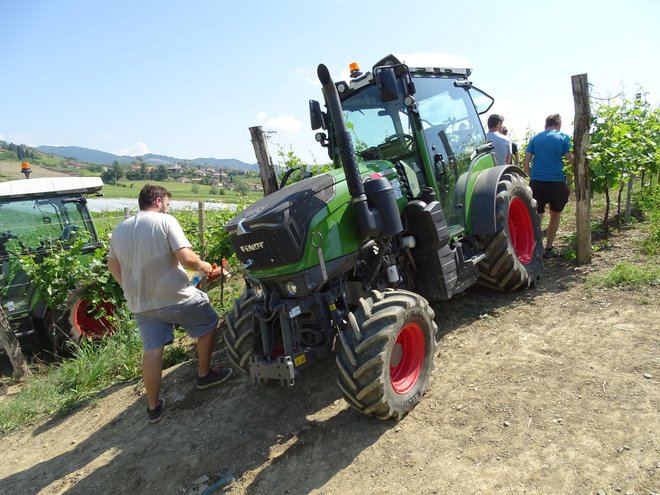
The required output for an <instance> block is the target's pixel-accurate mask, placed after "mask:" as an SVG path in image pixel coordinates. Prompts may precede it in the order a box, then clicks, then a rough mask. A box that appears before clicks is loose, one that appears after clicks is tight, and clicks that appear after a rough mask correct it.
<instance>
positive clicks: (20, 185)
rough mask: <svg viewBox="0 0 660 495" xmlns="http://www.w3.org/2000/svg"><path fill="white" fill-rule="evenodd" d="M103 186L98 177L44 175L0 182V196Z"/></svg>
mask: <svg viewBox="0 0 660 495" xmlns="http://www.w3.org/2000/svg"><path fill="white" fill-rule="evenodd" d="M102 187H103V181H102V180H101V178H100V177H44V178H39V179H23V180H10V181H8V182H0V198H12V197H25V196H43V195H57V194H71V193H95V192H97V191H100V190H101V188H102Z"/></svg>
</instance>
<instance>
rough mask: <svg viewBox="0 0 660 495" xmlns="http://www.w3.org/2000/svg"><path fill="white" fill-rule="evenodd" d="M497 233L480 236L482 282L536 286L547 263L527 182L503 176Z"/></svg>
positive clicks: (513, 286)
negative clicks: (545, 262)
mask: <svg viewBox="0 0 660 495" xmlns="http://www.w3.org/2000/svg"><path fill="white" fill-rule="evenodd" d="M495 218H496V224H497V232H496V233H495V234H494V235H485V236H477V243H478V244H479V247H480V248H481V249H483V251H484V252H485V254H486V257H485V258H484V259H483V260H482V261H481V262H480V263H479V278H478V279H477V282H478V283H479V284H480V285H483V286H485V287H489V288H491V289H496V290H502V291H514V290H517V289H523V288H526V287H531V286H533V285H534V284H535V283H536V281H537V280H538V278H539V276H540V273H541V267H542V266H543V234H542V233H541V222H540V218H539V216H538V213H537V212H536V201H535V200H534V198H533V197H532V190H531V189H530V187H529V186H528V185H527V181H526V180H525V179H523V178H522V177H520V176H519V175H518V174H516V173H506V174H503V175H502V178H501V179H500V182H499V183H498V184H497V193H496V197H495Z"/></svg>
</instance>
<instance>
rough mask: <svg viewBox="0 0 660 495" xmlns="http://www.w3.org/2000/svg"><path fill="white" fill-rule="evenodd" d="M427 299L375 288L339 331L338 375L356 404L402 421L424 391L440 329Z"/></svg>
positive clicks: (371, 413)
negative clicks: (346, 324) (345, 326)
mask: <svg viewBox="0 0 660 495" xmlns="http://www.w3.org/2000/svg"><path fill="white" fill-rule="evenodd" d="M433 317H434V313H433V310H432V309H431V307H430V306H429V304H428V302H427V301H426V299H424V298H423V297H421V296H419V295H418V294H414V293H412V292H408V291H403V290H390V291H385V292H378V291H372V292H371V293H370V294H369V296H368V297H366V298H363V299H361V300H360V307H359V308H358V310H357V311H355V312H354V313H350V314H349V326H348V328H346V329H345V330H344V331H342V332H341V333H340V334H339V338H340V342H341V347H340V351H339V353H338V354H337V368H338V378H337V383H338V384H339V387H340V388H341V390H342V392H343V394H344V397H345V398H346V401H347V402H348V403H349V405H351V406H352V407H353V408H355V409H357V410H358V411H360V412H362V413H364V414H366V415H369V416H375V417H377V418H379V419H390V418H393V419H395V420H397V421H398V420H400V419H401V418H402V417H403V416H405V415H406V414H407V413H408V412H410V411H411V410H412V408H413V407H414V406H415V405H416V404H417V402H419V400H420V399H421V398H422V395H424V392H425V391H426V387H427V386H428V382H429V379H430V377H431V372H432V371H433V357H434V355H435V348H436V341H435V336H436V333H437V331H438V327H437V325H436V324H435V322H434V321H433Z"/></svg>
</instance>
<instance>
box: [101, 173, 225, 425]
mask: <svg viewBox="0 0 660 495" xmlns="http://www.w3.org/2000/svg"><path fill="white" fill-rule="evenodd" d="M171 197H172V194H171V193H170V192H169V191H168V190H167V189H165V188H164V187H161V186H153V185H146V186H144V188H142V190H141V191H140V195H139V197H138V204H139V206H140V211H139V212H138V213H137V214H136V215H134V216H132V217H130V218H127V219H126V220H124V221H123V222H122V223H120V224H119V225H117V227H116V228H115V230H114V232H113V233H112V238H111V241H110V250H109V253H108V270H109V271H110V273H111V274H112V276H113V277H114V278H115V280H116V281H117V283H119V285H121V287H122V289H123V291H124V296H125V297H126V305H127V306H128V309H130V310H131V311H132V312H133V314H134V315H135V320H136V321H137V324H138V328H139V330H140V337H141V339H142V346H143V349H144V356H143V361H142V375H143V379H144V388H145V389H146V392H147V400H148V402H149V404H148V406H147V416H148V418H149V421H150V422H151V423H156V422H157V421H158V420H160V418H161V416H162V414H163V411H164V410H165V401H164V400H163V399H162V398H161V397H160V384H161V376H162V369H163V351H164V348H165V345H166V344H168V343H171V342H172V341H173V339H174V325H180V326H181V327H182V328H184V329H185V330H186V331H187V332H188V333H189V334H190V335H191V336H192V337H196V338H197V355H198V359H199V361H198V366H197V388H199V389H206V388H209V387H212V386H215V385H218V384H220V383H222V382H224V381H225V380H226V379H227V378H229V376H230V375H231V374H232V370H231V368H224V369H220V370H214V369H211V354H212V352H213V348H214V346H215V332H216V328H217V326H218V320H219V318H218V314H217V313H216V312H215V310H214V309H213V307H212V306H211V303H210V302H209V297H208V295H207V294H206V293H204V292H202V291H201V290H199V289H197V288H196V287H194V286H193V285H191V284H190V280H189V278H188V274H187V273H186V271H185V269H184V267H185V268H188V269H191V270H196V271H200V272H202V273H204V274H205V275H206V276H210V277H213V276H217V275H218V274H216V273H215V270H214V268H213V267H212V266H211V265H210V264H209V263H207V262H206V261H203V260H202V259H201V258H200V257H199V256H198V255H197V254H195V252H194V251H193V249H192V245H191V244H190V242H189V241H188V239H187V238H186V235H185V234H184V232H183V229H182V228H181V225H179V222H178V221H177V220H176V218H174V217H173V216H171V215H168V214H167V213H168V211H169V205H170V199H171ZM218 270H222V269H221V268H218Z"/></svg>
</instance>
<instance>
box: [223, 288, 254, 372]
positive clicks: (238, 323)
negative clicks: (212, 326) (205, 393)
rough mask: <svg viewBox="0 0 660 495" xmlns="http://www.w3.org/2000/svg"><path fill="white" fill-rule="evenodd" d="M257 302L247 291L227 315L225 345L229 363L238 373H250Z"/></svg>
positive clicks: (235, 302)
mask: <svg viewBox="0 0 660 495" xmlns="http://www.w3.org/2000/svg"><path fill="white" fill-rule="evenodd" d="M258 304H259V301H258V300H257V298H256V297H254V296H253V295H252V293H251V291H249V290H248V289H246V290H245V291H244V292H243V294H242V295H241V297H239V298H238V299H236V300H235V301H234V307H233V309H232V310H231V311H230V312H229V313H227V317H226V321H227V325H226V327H225V344H226V346H227V356H228V357H229V361H231V364H232V365H233V367H234V368H235V369H236V371H239V372H240V373H243V374H244V375H247V374H249V372H250V358H251V357H252V356H253V355H254V346H255V343H256V335H257V331H256V329H255V328H254V326H255V324H256V322H255V318H254V312H255V308H256V306H257V305H258Z"/></svg>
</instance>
